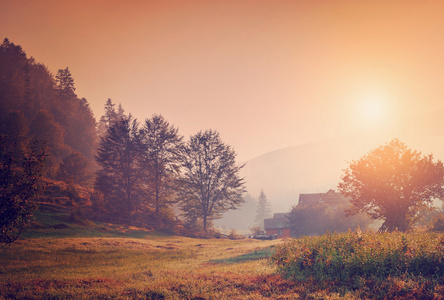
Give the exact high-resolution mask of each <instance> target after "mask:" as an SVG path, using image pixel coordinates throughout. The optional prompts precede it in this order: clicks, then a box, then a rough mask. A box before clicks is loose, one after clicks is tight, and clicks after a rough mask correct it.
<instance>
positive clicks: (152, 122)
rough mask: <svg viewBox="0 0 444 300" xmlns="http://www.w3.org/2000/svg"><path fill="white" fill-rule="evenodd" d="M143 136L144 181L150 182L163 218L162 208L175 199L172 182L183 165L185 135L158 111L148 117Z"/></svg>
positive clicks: (149, 187) (151, 191)
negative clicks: (179, 132) (182, 149)
mask: <svg viewBox="0 0 444 300" xmlns="http://www.w3.org/2000/svg"><path fill="white" fill-rule="evenodd" d="M141 140H142V145H143V151H142V153H143V154H142V155H143V159H142V168H143V171H144V177H143V178H144V183H145V184H147V186H148V191H149V197H150V198H151V199H153V200H154V208H155V216H156V219H157V222H159V221H160V220H161V211H162V208H164V209H165V208H167V207H168V206H169V204H170V203H171V201H172V196H173V192H174V189H173V188H172V184H173V181H174V179H175V178H176V177H177V174H178V172H179V168H180V166H179V158H180V147H181V143H182V136H180V135H179V134H178V130H177V128H174V127H173V126H171V125H170V124H169V123H168V122H167V121H166V120H165V119H164V118H163V117H162V116H161V115H154V116H153V117H152V118H151V119H147V120H145V124H144V127H143V128H142V131H141Z"/></svg>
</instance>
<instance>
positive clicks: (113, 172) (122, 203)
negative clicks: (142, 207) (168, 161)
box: [95, 116, 143, 221]
mask: <svg viewBox="0 0 444 300" xmlns="http://www.w3.org/2000/svg"><path fill="white" fill-rule="evenodd" d="M96 160H97V163H98V165H99V167H100V170H99V171H98V172H97V177H96V184H95V186H96V189H97V190H99V191H100V192H102V193H103V195H104V200H105V206H106V209H107V211H108V212H109V213H110V214H112V215H114V216H122V217H125V218H126V220H127V221H128V218H129V217H130V216H131V214H132V213H133V212H134V211H135V209H136V208H137V205H138V204H139V202H140V200H141V196H142V194H143V189H142V183H141V179H142V176H141V175H142V174H141V172H140V141H139V134H138V123H137V121H136V120H135V119H133V118H132V117H131V116H128V117H125V118H124V119H122V120H121V121H119V122H116V123H114V124H112V125H111V126H110V127H109V128H108V130H107V133H106V135H105V136H104V137H102V138H101V141H100V144H99V149H98V152H97V157H96Z"/></svg>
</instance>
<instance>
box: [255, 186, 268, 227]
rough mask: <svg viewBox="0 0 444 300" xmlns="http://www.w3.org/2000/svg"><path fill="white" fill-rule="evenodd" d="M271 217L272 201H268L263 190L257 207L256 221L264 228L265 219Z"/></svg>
mask: <svg viewBox="0 0 444 300" xmlns="http://www.w3.org/2000/svg"><path fill="white" fill-rule="evenodd" d="M270 217H271V208H270V203H268V200H267V196H266V195H265V193H264V191H262V190H261V194H260V195H259V198H258V202H257V209H256V219H255V221H256V223H257V224H258V225H259V226H260V227H261V228H262V229H264V219H267V218H270Z"/></svg>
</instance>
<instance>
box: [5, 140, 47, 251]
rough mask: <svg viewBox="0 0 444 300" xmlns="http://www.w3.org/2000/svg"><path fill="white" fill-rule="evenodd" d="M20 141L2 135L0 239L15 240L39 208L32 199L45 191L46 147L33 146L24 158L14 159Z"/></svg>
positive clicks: (25, 153)
mask: <svg viewBox="0 0 444 300" xmlns="http://www.w3.org/2000/svg"><path fill="white" fill-rule="evenodd" d="M15 143H16V141H14V140H13V139H10V138H8V137H6V136H5V135H0V242H1V243H12V242H14V241H15V240H16V239H17V238H18V237H19V236H20V233H21V232H22V230H23V228H24V227H25V226H26V225H27V224H28V223H29V222H30V220H31V217H32V214H33V212H34V210H35V209H36V205H35V203H34V202H33V201H32V200H33V198H34V197H36V196H38V195H39V194H40V193H41V192H42V185H41V178H42V173H43V169H44V163H45V158H46V150H45V148H44V147H42V146H41V145H38V144H37V143H34V144H31V145H29V147H28V148H27V149H26V151H25V152H24V153H22V155H21V156H20V158H21V159H20V160H17V159H14V156H15V152H16V149H17V147H16V145H15Z"/></svg>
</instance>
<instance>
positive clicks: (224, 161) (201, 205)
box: [178, 130, 245, 231]
mask: <svg viewBox="0 0 444 300" xmlns="http://www.w3.org/2000/svg"><path fill="white" fill-rule="evenodd" d="M183 152H184V153H183V155H182V157H181V158H182V168H183V173H182V174H181V176H180V177H179V180H178V199H179V204H180V207H181V209H182V211H183V212H184V216H185V218H186V219H187V220H197V219H201V220H202V222H203V230H204V231H207V229H208V221H211V220H214V219H218V218H220V217H221V216H222V214H223V213H224V212H226V211H227V210H229V209H236V208H237V207H239V206H240V205H241V204H242V203H243V202H244V200H243V197H242V194H243V193H244V192H245V187H244V185H245V183H244V179H243V178H241V177H240V176H239V172H240V170H241V169H242V167H243V165H237V164H236V161H235V159H236V153H235V152H234V150H232V149H231V147H230V146H228V145H226V144H224V143H223V142H222V140H221V139H220V136H219V133H218V132H216V131H212V130H207V131H205V132H199V133H197V134H196V135H194V136H192V137H191V139H190V141H189V142H188V143H187V145H186V146H185V147H184V150H183Z"/></svg>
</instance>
